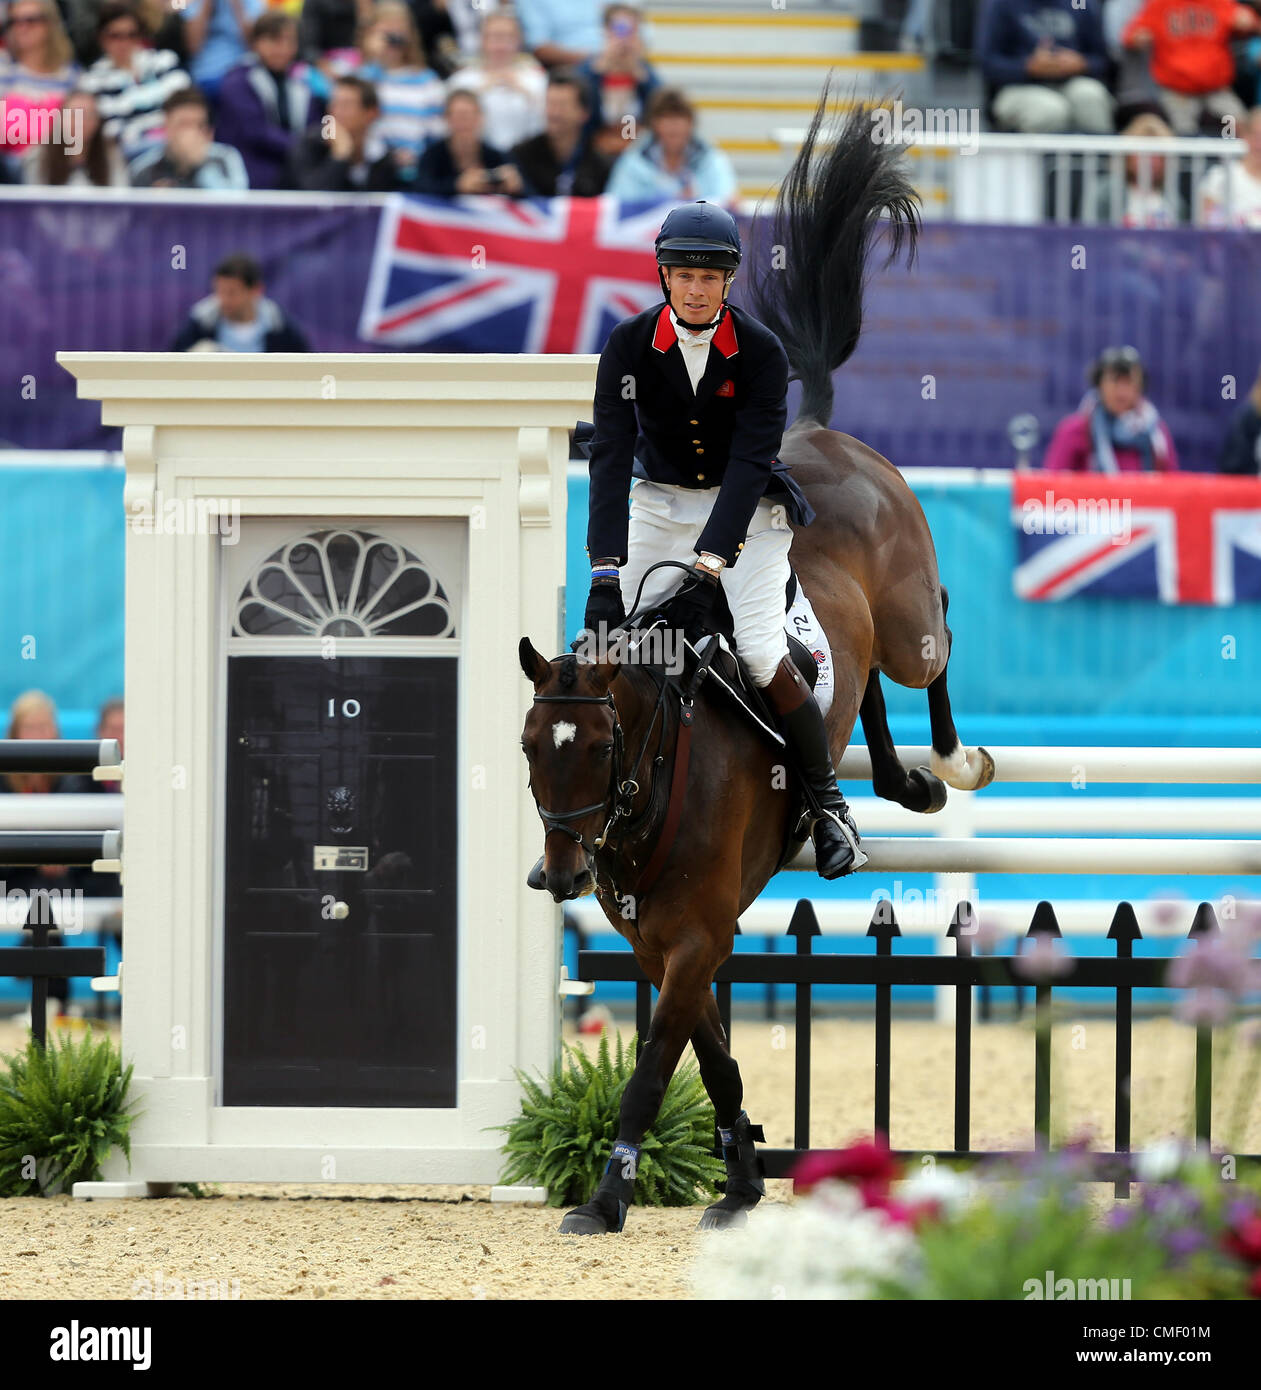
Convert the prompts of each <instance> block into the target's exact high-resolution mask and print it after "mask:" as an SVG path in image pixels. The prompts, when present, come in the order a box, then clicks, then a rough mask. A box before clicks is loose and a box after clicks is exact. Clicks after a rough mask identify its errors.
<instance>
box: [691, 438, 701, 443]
mask: <svg viewBox="0 0 1261 1390" xmlns="http://www.w3.org/2000/svg"><path fill="white" fill-rule="evenodd" d="M700 442H701V441H700V440H699V439H694V440H692V443H693V444H699V443H700Z"/></svg>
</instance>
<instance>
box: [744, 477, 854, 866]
mask: <svg viewBox="0 0 1261 1390" xmlns="http://www.w3.org/2000/svg"><path fill="white" fill-rule="evenodd" d="M791 545H792V531H791V530H790V529H789V527H788V524H787V522H786V520H784V516H783V508H782V507H777V506H776V505H775V504H774V503H772V502H770V501H768V500H767V499H766V498H763V499H762V501H761V502H759V503H758V506H757V510H756V512H755V513H754V516H753V520H752V522H751V523H750V527H749V534H748V535H747V536H746V537H745V541H744V546H743V548H742V549H741V551H740V554H739V558H738V559H737V561H736V563H735V564H734V565H731V566H729V567H728V568H727V569H725V570H724V571H723V574H722V585H723V590H724V593H725V594H726V598H727V604H728V606H729V607H730V609H731V613H732V618H733V620H734V631H735V637H736V643H737V645H738V647H739V649H740V656H741V658H742V660H743V661H744V663H745V666H746V667H747V668H748V670H749V674H750V675H751V676H752V678H753V682H754V684H755V685H757V686H758V687H759V688H760V689H761V690H762V691H763V693H764V694H765V696H766V698H767V702H768V703H769V704H770V706H771V708H772V709H773V710H774V711H775V714H776V715H777V717H778V720H779V726H780V731H781V732H782V733H783V735H784V738H785V741H786V742H787V745H788V753H789V756H790V758H791V759H792V761H793V764H794V766H795V767H796V769H797V771H798V772H799V774H800V775H801V778H802V781H803V782H804V783H805V789H806V796H807V800H808V801H809V803H810V809H811V812H812V815H813V817H814V819H813V822H812V826H811V835H812V837H813V839H814V847H815V860H816V863H817V864H818V869H819V873H820V875H821V876H822V877H823V878H837V877H839V876H840V875H841V874H845V873H849V872H851V871H852V870H854V869H856V868H857V867H858V866H859V865H860V864H863V863H865V862H866V858H867V856H866V855H865V854H864V853H863V851H862V849H861V848H860V847H859V836H858V829H857V827H856V826H855V825H854V821H853V818H852V816H851V815H850V813H849V808H848V806H847V805H846V804H845V798H844V797H843V796H842V795H841V792H840V788H839V787H838V786H837V785H836V772H835V770H834V769H833V767H832V757H831V752H830V750H829V748H828V738H827V731H826V729H825V727H824V723H823V715H822V713H821V711H820V710H819V706H818V704H817V703H816V701H815V698H814V692H813V691H812V690H811V689H810V687H809V685H808V684H807V683H806V681H805V679H804V678H803V677H802V675H801V673H800V672H799V671H798V670H797V667H796V665H795V664H794V662H793V660H792V658H791V657H790V656H789V655H788V639H787V637H786V635H785V633H784V590H785V588H786V586H787V584H788V576H789V572H790V567H789V563H788V551H789V548H790V547H791Z"/></svg>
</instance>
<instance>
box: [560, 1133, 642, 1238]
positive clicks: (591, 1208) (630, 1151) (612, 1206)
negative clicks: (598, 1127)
mask: <svg viewBox="0 0 1261 1390" xmlns="http://www.w3.org/2000/svg"><path fill="white" fill-rule="evenodd" d="M638 1165H639V1149H638V1148H637V1147H636V1146H635V1145H634V1144H625V1143H623V1142H622V1141H621V1140H620V1139H619V1140H618V1141H617V1143H616V1144H614V1145H613V1153H612V1155H611V1157H610V1158H609V1161H608V1162H607V1163H606V1164H605V1165H604V1176H603V1177H602V1178H601V1179H600V1185H599V1187H597V1188H596V1190H595V1191H594V1192H593V1193H592V1194H591V1200H590V1201H589V1202H584V1203H583V1205H582V1206H580V1207H575V1208H574V1209H573V1211H571V1212H567V1213H566V1214H565V1219H564V1220H563V1221H562V1222H561V1223H560V1233H561V1235H563V1236H607V1235H614V1234H616V1233H617V1232H618V1231H620V1230H621V1229H622V1227H623V1226H625V1224H626V1209H627V1207H629V1206H630V1204H631V1202H633V1201H634V1199H635V1170H636V1168H637V1167H638Z"/></svg>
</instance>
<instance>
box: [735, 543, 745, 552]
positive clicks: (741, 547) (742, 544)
mask: <svg viewBox="0 0 1261 1390" xmlns="http://www.w3.org/2000/svg"><path fill="white" fill-rule="evenodd" d="M736 549H737V550H743V549H744V542H743V541H741V542H740V544H739V545H738V546H736Z"/></svg>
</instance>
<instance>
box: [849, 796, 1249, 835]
mask: <svg viewBox="0 0 1261 1390" xmlns="http://www.w3.org/2000/svg"><path fill="white" fill-rule="evenodd" d="M848 800H849V806H850V809H851V810H852V811H853V813H854V819H855V820H856V821H857V822H858V828H859V830H860V831H861V832H862V833H863V834H864V835H866V834H868V833H872V832H874V833H882V832H888V831H892V832H894V833H902V834H907V835H924V834H929V835H931V834H935V833H938V831H940V833H941V834H943V835H961V834H966V833H968V832H975V833H979V834H998V833H1004V832H1006V833H1012V834H1016V833H1023V832H1030V833H1037V832H1039V831H1045V832H1046V833H1047V834H1048V835H1059V834H1068V835H1084V834H1090V833H1099V834H1104V835H1116V834H1119V833H1122V832H1133V833H1139V834H1145V835H1147V834H1150V835H1187V834H1189V833H1190V832H1192V831H1194V832H1195V833H1196V834H1197V835H1204V834H1212V835H1218V834H1231V835H1235V834H1242V835H1251V834H1255V835H1261V798H1257V797H1253V796H1177V795H1172V796H1161V797H1155V796H1152V797H1147V796H1090V797H1088V796H1085V795H1084V794H1082V793H1080V792H1078V793H1070V794H1069V795H1067V796H992V795H990V794H988V793H987V792H983V791H982V792H959V791H953V790H952V791H951V792H950V801H949V803H948V809H947V810H946V811H945V812H944V813H940V814H937V815H931V816H927V815H922V814H920V813H919V812H916V811H908V810H907V809H906V808H905V807H904V806H899V805H897V804H896V803H895V802H892V801H884V800H882V799H881V798H880V797H876V796H852V797H849V798H848Z"/></svg>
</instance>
